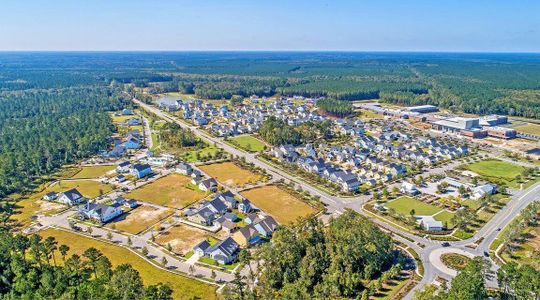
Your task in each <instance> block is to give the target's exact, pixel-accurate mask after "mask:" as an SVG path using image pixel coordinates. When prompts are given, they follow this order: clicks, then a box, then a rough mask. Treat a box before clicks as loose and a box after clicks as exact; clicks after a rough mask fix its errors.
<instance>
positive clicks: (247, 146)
mask: <svg viewBox="0 0 540 300" xmlns="http://www.w3.org/2000/svg"><path fill="white" fill-rule="evenodd" d="M230 141H231V143H232V144H235V145H237V146H238V147H240V148H242V149H244V150H246V151H249V152H260V151H263V150H264V147H265V145H264V143H263V142H262V141H260V140H259V139H257V138H256V137H254V136H252V135H242V136H237V137H233V138H231V139H230Z"/></svg>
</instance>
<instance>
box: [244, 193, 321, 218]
mask: <svg viewBox="0 0 540 300" xmlns="http://www.w3.org/2000/svg"><path fill="white" fill-rule="evenodd" d="M241 194H242V196H244V197H246V198H247V199H249V200H250V201H251V202H253V204H255V206H257V207H258V208H260V209H261V210H263V211H264V212H266V213H268V214H270V215H272V216H273V217H274V218H275V219H276V220H277V221H278V222H279V223H281V224H290V223H292V222H294V221H296V219H298V218H301V217H307V216H310V215H312V214H314V213H315V209H313V208H312V207H311V206H309V205H307V204H306V203H304V202H303V201H302V200H300V199H298V198H296V197H294V196H293V195H291V194H289V193H287V192H286V191H285V190H283V189H281V188H279V187H277V186H275V185H267V186H263V187H259V188H254V189H251V190H247V191H244V192H242V193H241Z"/></svg>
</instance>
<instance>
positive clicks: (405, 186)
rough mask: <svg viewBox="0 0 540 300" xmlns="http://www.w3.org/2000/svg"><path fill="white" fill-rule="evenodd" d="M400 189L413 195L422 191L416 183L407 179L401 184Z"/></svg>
mask: <svg viewBox="0 0 540 300" xmlns="http://www.w3.org/2000/svg"><path fill="white" fill-rule="evenodd" d="M400 190H401V192H402V193H404V194H408V195H412V196H414V195H416V194H419V193H420V191H419V190H418V189H417V188H416V185H414V184H412V183H410V182H407V181H404V182H403V183H402V184H401V187H400Z"/></svg>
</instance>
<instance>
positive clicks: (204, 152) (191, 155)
mask: <svg viewBox="0 0 540 300" xmlns="http://www.w3.org/2000/svg"><path fill="white" fill-rule="evenodd" d="M218 150H219V148H217V147H214V146H208V147H205V148H203V149H200V150H192V151H188V152H184V153H183V154H182V157H183V158H184V159H185V160H186V161H187V162H196V161H199V160H200V159H197V153H199V156H200V157H205V156H208V155H209V154H210V155H215V154H216V153H217V152H218Z"/></svg>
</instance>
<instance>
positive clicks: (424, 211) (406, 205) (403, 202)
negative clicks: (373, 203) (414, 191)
mask: <svg viewBox="0 0 540 300" xmlns="http://www.w3.org/2000/svg"><path fill="white" fill-rule="evenodd" d="M385 206H386V207H387V208H393V209H395V210H396V212H397V213H400V214H402V215H406V216H407V215H409V213H410V211H411V210H412V209H414V211H415V215H417V216H431V215H434V214H435V213H437V212H439V211H441V209H440V208H438V207H437V206H434V205H431V204H427V203H424V202H422V201H419V200H416V199H414V198H411V197H407V196H402V197H399V198H397V199H396V200H393V201H391V202H388V203H386V204H385Z"/></svg>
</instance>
